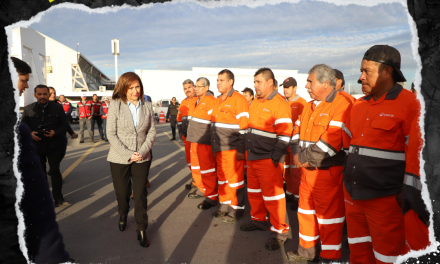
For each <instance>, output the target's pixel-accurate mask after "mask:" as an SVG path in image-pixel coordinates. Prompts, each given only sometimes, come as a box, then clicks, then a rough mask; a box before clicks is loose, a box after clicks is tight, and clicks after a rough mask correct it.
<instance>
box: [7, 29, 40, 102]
mask: <svg viewBox="0 0 440 264" xmlns="http://www.w3.org/2000/svg"><path fill="white" fill-rule="evenodd" d="M7 30H9V28H8V29H7ZM10 30H11V31H12V45H11V50H10V54H11V56H13V57H16V58H19V59H21V60H23V61H25V62H26V63H27V64H29V66H30V67H31V69H32V73H31V74H29V82H28V84H29V88H28V89H26V91H25V92H24V93H23V95H22V96H21V97H20V107H24V106H26V105H28V104H30V103H33V102H35V101H36V99H35V98H34V96H33V94H34V88H35V86H37V85H38V84H47V82H46V51H45V39H44V37H42V36H40V35H39V34H38V33H37V31H35V30H33V29H32V28H22V27H20V28H13V29H10ZM10 66H11V67H12V68H13V64H12V65H10ZM12 72H13V73H14V72H15V71H12ZM12 80H13V81H14V85H16V83H17V81H18V76H17V75H16V74H13V75H12Z"/></svg>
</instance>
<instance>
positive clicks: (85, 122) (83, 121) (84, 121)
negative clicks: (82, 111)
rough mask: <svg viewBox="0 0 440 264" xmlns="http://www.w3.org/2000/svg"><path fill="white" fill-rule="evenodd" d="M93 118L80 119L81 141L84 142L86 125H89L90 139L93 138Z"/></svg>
mask: <svg viewBox="0 0 440 264" xmlns="http://www.w3.org/2000/svg"><path fill="white" fill-rule="evenodd" d="M91 122H92V121H91V120H90V119H88V118H81V119H80V120H79V141H80V142H84V127H85V126H86V125H87V130H88V131H89V136H90V140H93V134H92V125H91Z"/></svg>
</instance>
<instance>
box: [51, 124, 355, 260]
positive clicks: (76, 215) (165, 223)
mask: <svg viewBox="0 0 440 264" xmlns="http://www.w3.org/2000/svg"><path fill="white" fill-rule="evenodd" d="M72 128H73V129H74V130H75V131H77V132H78V130H79V127H78V124H72ZM157 130H158V132H157V136H156V141H155V144H154V147H153V155H154V159H153V164H152V166H151V171H150V176H149V179H150V182H151V188H149V189H148V217H149V226H148V229H147V236H148V238H149V240H150V247H148V248H143V247H141V246H140V245H139V242H138V240H137V239H136V233H135V231H136V224H135V221H134V215H133V206H134V203H133V200H131V202H130V205H131V210H130V212H129V215H128V224H127V228H126V229H125V231H123V232H121V231H119V229H118V227H117V225H118V220H119V216H118V214H117V203H116V197H115V193H114V189H113V184H112V179H111V175H110V166H109V163H108V162H107V154H108V150H109V146H110V145H109V143H107V142H105V141H99V142H97V143H94V144H93V143H87V142H86V143H83V144H80V145H79V146H77V147H70V146H69V147H68V149H67V154H66V156H65V158H64V160H63V162H62V163H61V171H62V172H63V177H64V185H63V194H64V197H65V199H66V200H67V201H68V202H69V203H70V205H69V206H66V207H60V208H56V213H57V221H58V224H59V226H60V230H61V232H62V234H63V236H64V243H65V245H66V248H67V251H68V252H69V253H70V255H71V256H72V257H73V258H75V259H76V261H77V262H79V263H106V264H110V263H112V264H113V263H204V264H206V263H265V264H267V263H290V262H288V261H287V259H286V257H285V252H287V251H289V250H296V249H297V247H298V221H297V217H296V212H294V211H292V210H290V209H288V217H289V222H290V226H291V232H292V234H293V235H292V239H288V240H287V242H286V243H285V244H284V248H282V249H281V250H278V251H268V250H266V249H265V248H264V244H265V242H266V241H267V239H268V238H269V236H270V232H269V231H265V232H263V231H254V232H243V231H240V228H239V226H240V224H241V223H244V222H249V221H250V214H249V211H250V207H249V203H248V202H247V201H246V210H245V213H244V217H243V218H242V219H241V220H239V221H238V222H237V223H235V224H225V223H223V222H222V221H221V220H219V219H215V218H212V217H211V212H212V211H214V210H215V209H217V207H213V208H211V209H209V210H206V211H201V210H199V209H197V204H198V203H200V202H201V199H197V200H192V199H188V198H187V197H186V195H187V194H188V190H186V189H185V188H184V185H185V184H186V183H188V182H189V181H190V179H191V175H190V171H189V169H188V168H187V167H186V160H185V154H184V149H183V143H182V141H177V142H176V141H174V142H172V141H170V138H171V136H170V134H171V133H170V128H169V125H168V124H166V125H165V124H163V125H158V126H157ZM86 135H87V132H86ZM98 135H99V134H98V131H97V130H95V140H97V139H98ZM86 140H87V138H86ZM287 206H288V208H289V207H290V204H289V203H288V204H287ZM348 251H349V250H348V246H347V240H346V237H345V238H344V241H343V256H344V259H347V260H348V255H349V252H348Z"/></svg>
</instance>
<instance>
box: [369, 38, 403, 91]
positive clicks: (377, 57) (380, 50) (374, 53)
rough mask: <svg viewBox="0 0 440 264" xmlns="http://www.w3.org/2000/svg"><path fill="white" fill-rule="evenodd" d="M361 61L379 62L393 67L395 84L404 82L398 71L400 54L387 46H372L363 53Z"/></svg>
mask: <svg viewBox="0 0 440 264" xmlns="http://www.w3.org/2000/svg"><path fill="white" fill-rule="evenodd" d="M362 60H370V61H376V62H380V63H383V64H386V65H389V66H391V67H393V73H394V74H393V77H394V81H395V82H406V79H405V77H403V74H402V72H401V71H400V53H399V51H398V50H397V49H395V48H393V47H391V46H388V45H374V46H373V47H371V48H370V49H369V50H367V52H365V54H364V57H363V58H362Z"/></svg>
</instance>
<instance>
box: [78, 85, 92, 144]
mask: <svg viewBox="0 0 440 264" xmlns="http://www.w3.org/2000/svg"><path fill="white" fill-rule="evenodd" d="M93 114H94V108H93V107H92V102H91V101H87V95H86V94H83V95H82V96H81V101H79V102H78V115H79V135H80V138H79V143H84V126H85V125H87V130H88V131H89V136H90V142H92V143H94V142H95V141H94V140H93V133H92V121H91V120H90V119H91V118H92V116H93Z"/></svg>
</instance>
